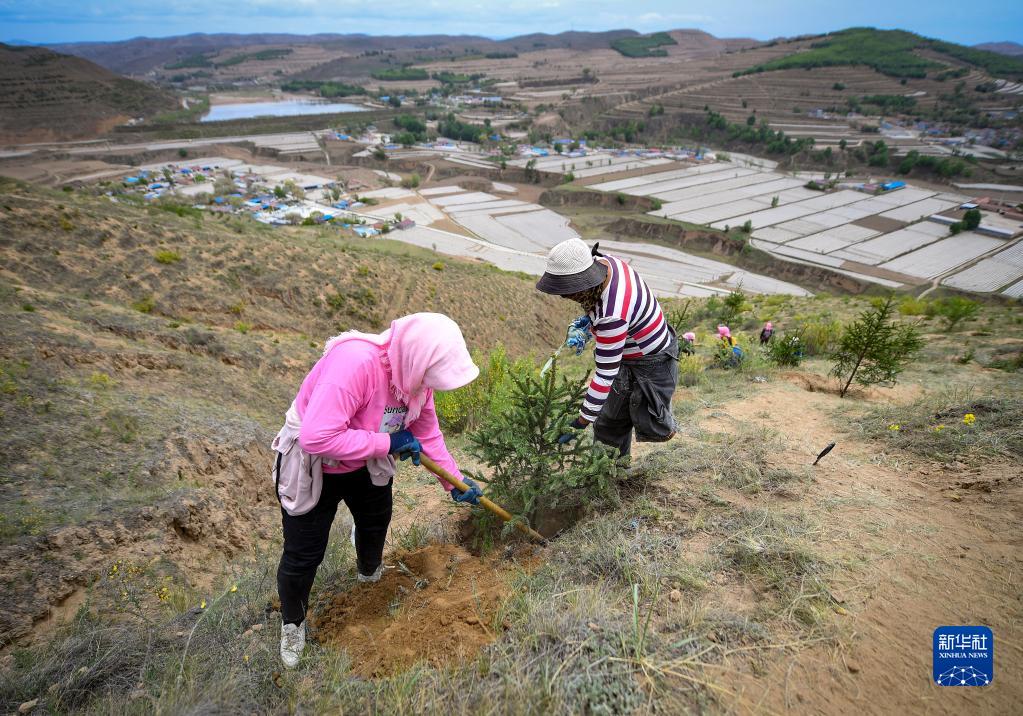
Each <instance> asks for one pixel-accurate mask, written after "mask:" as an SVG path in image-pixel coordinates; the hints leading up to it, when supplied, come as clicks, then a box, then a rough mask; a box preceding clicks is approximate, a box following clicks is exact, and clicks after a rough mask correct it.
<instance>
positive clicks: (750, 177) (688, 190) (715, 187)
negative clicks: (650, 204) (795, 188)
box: [623, 168, 781, 201]
mask: <svg viewBox="0 0 1023 716" xmlns="http://www.w3.org/2000/svg"><path fill="white" fill-rule="evenodd" d="M774 179H781V176H780V175H778V174H763V173H761V172H756V171H753V170H752V169H742V168H738V169H732V170H729V171H723V172H711V173H709V174H697V175H696V176H688V177H677V178H675V179H667V180H665V181H659V182H654V183H650V184H640V185H639V186H635V187H632V188H631V189H626V190H625V191H624V192H623V193H625V194H632V195H633V196H656V197H657V198H658V199H663V200H664V201H673V200H675V199H678V198H680V197H681V196H696V195H698V194H713V193H714V192H716V191H722V190H723V189H729V188H731V187H736V186H746V185H747V184H761V183H763V182H768V181H772V180H774ZM676 194H677V195H678V196H675V195H676Z"/></svg>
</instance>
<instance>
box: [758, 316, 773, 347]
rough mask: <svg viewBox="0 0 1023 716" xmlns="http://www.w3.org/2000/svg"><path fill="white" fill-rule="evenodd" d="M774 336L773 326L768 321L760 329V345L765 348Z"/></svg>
mask: <svg viewBox="0 0 1023 716" xmlns="http://www.w3.org/2000/svg"><path fill="white" fill-rule="evenodd" d="M773 335H774V324H772V323H771V322H770V321H768V322H767V323H765V324H764V327H763V328H762V329H760V345H762V346H766V345H767V344H768V343H769V342H770V341H771V337H772V336H773Z"/></svg>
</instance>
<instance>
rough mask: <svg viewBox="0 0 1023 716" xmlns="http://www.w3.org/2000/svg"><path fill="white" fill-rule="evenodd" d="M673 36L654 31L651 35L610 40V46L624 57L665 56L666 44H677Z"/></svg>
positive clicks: (666, 52)
mask: <svg viewBox="0 0 1023 716" xmlns="http://www.w3.org/2000/svg"><path fill="white" fill-rule="evenodd" d="M677 44H678V43H677V42H675V40H674V38H672V36H671V35H669V34H668V33H666V32H655V33H654V34H652V35H641V36H639V37H622V38H619V39H617V40H612V41H611V48H612V49H614V50H617V51H618V52H619V53H620V54H622V55H623V56H625V57H667V56H668V51H667V50H665V49H664V47H665V46H667V45H677Z"/></svg>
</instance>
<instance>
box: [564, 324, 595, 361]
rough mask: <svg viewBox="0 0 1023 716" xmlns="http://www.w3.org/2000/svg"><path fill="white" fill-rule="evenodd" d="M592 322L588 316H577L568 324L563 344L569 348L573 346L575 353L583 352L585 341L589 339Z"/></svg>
mask: <svg viewBox="0 0 1023 716" xmlns="http://www.w3.org/2000/svg"><path fill="white" fill-rule="evenodd" d="M592 323H593V322H592V321H591V320H590V317H589V316H579V318H577V319H575V320H574V321H572V323H571V324H570V325H569V327H568V337H567V338H566V339H565V345H566V346H568V347H569V348H574V349H575V354H576V355H579V354H580V353H582V352H583V349H584V348H585V347H586V343H587V341H589V340H590V326H591V325H592Z"/></svg>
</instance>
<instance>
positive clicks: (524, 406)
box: [469, 361, 616, 522]
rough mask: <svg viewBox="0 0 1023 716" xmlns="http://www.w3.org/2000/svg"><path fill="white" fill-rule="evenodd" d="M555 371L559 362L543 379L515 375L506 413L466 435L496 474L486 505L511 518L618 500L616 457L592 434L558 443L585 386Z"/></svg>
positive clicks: (489, 481)
mask: <svg viewBox="0 0 1023 716" xmlns="http://www.w3.org/2000/svg"><path fill="white" fill-rule="evenodd" d="M557 368H558V366H557V361H555V363H554V364H553V366H552V367H551V369H550V370H548V371H547V373H545V374H544V375H543V376H541V375H540V374H539V372H538V371H537V370H536V369H535V368H530V369H528V370H526V371H522V372H519V373H517V374H512V375H510V378H511V386H510V390H509V400H508V402H507V403H506V404H505V409H504V410H501V411H493V412H491V413H490V414H489V415H488V416H487V418H486V419H485V420H484V421H483V423H482V425H481V426H480V428H479V429H478V430H476V431H475V432H473V433H471V434H470V435H469V445H470V447H469V451H470V453H472V455H474V456H475V457H477V458H479V459H480V460H481V461H483V463H485V464H486V465H487V466H488V467H489V468H490V471H491V474H490V477H489V479H485V481H486V483H487V495H488V497H491V498H492V499H493V500H494V501H495V502H497V503H498V504H500V505H502V506H503V507H505V508H506V509H507V510H509V511H510V512H511V513H513V514H518V515H526V516H532V515H534V514H535V512H536V510H537V508H541V507H574V506H580V505H581V506H586V505H589V504H592V503H594V502H599V501H601V500H603V499H606V498H608V497H611V496H613V494H614V484H613V478H614V476H615V474H616V463H615V457H616V455H615V453H616V451H615V450H611V449H609V448H606V447H605V446H603V445H600V444H595V443H593V442H592V441H591V440H590V438H589V432H588V431H585V432H583V433H581V434H580V435H579V437H577V438H576V439H575V440H573V441H571V442H569V443H568V444H566V445H560V444H559V443H558V436H560V435H562V434H563V433H566V432H569V431H570V430H571V428H570V427H569V423H571V422H572V420H573V419H574V418H575V417H576V416H577V415H578V409H579V406H580V404H581V403H582V400H583V396H584V395H585V393H586V379H585V378H583V379H582V380H580V381H570V380H569V379H568V378H566V377H565V376H563V375H561V374H560V373H559V372H558V369H557ZM473 477H475V478H477V479H480V480H481V481H484V478H482V477H479V476H476V475H474V476H473ZM479 519H480V521H481V522H486V521H488V520H490V516H489V515H487V514H481V515H480V517H479Z"/></svg>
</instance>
